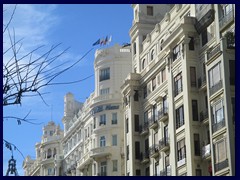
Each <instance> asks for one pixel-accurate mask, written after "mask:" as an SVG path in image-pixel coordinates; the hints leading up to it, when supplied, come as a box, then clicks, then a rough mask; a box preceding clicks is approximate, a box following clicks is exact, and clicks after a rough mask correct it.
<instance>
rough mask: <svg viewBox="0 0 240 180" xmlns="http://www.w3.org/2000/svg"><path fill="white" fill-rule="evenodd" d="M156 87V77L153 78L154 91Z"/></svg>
mask: <svg viewBox="0 0 240 180" xmlns="http://www.w3.org/2000/svg"><path fill="white" fill-rule="evenodd" d="M155 89H156V77H154V78H153V79H152V90H153V91H154V90H155Z"/></svg>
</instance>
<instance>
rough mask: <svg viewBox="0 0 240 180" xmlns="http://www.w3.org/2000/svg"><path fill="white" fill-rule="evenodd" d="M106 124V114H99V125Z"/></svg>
mask: <svg viewBox="0 0 240 180" xmlns="http://www.w3.org/2000/svg"><path fill="white" fill-rule="evenodd" d="M101 125H106V114H102V115H100V121H99V126H101Z"/></svg>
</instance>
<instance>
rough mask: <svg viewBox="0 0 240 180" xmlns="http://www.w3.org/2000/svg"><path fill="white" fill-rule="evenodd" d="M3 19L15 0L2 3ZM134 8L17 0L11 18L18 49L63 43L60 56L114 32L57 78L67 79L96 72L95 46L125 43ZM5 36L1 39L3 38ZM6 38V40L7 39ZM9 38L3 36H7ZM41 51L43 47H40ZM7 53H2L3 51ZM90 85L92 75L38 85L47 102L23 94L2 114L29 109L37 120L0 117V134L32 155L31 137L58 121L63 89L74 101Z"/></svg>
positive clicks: (70, 56)
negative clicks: (19, 101) (1, 119)
mask: <svg viewBox="0 0 240 180" xmlns="http://www.w3.org/2000/svg"><path fill="white" fill-rule="evenodd" d="M3 9H4V10H6V11H4V16H3V21H4V22H6V21H7V20H8V19H9V15H10V14H11V12H12V9H13V5H4V6H3ZM132 20H133V12H132V8H131V5H130V4H126V5H124V4H120V5H118V4H114V5H109V4H98V5H93V4H90V5H87V4H69V5H68V4H61V5H56V4H54V5H51V4H47V5H37V4H36V5H35V4H34V5H28V4H24V5H23V4H19V5H17V9H16V13H15V16H14V18H13V21H12V23H11V28H13V27H14V29H15V32H16V38H17V39H20V38H24V39H23V49H22V51H23V52H22V53H25V52H29V51H30V50H32V49H34V48H36V47H38V46H40V45H45V46H46V47H45V48H46V49H48V48H50V47H51V46H52V45H54V44H58V43H62V44H61V46H60V47H59V48H58V49H57V51H59V52H60V51H61V50H64V49H65V48H68V47H70V49H69V50H68V51H67V53H66V54H64V55H63V56H62V57H61V58H60V59H59V61H63V62H65V61H66V62H69V63H72V62H75V61H77V60H78V59H79V58H81V57H82V55H83V54H84V53H86V52H87V51H88V50H89V49H91V48H92V44H93V43H94V42H95V41H96V40H98V39H99V38H103V37H106V35H112V42H111V43H110V44H109V45H107V46H105V47H100V46H96V47H95V49H94V50H93V51H91V53H90V54H88V55H87V57H86V58H84V59H83V60H82V61H81V62H80V63H79V64H77V65H76V66H75V67H74V68H73V69H71V70H70V71H67V72H65V73H64V74H63V75H61V76H60V77H59V78H57V79H56V80H55V82H69V81H74V80H79V79H83V78H85V77H87V76H90V75H92V74H94V67H93V62H94V53H95V50H96V49H97V48H106V47H108V46H112V45H114V44H116V43H118V44H120V45H121V44H123V43H127V42H129V41H130V38H129V34H128V33H129V29H130V27H131V25H132ZM5 40H6V39H5V37H4V41H5ZM6 41H7V40H6ZM5 43H7V42H5ZM39 53H41V52H39ZM4 58H5V57H4ZM93 91H94V78H93V77H91V78H89V79H87V80H86V81H83V82H80V83H77V84H72V85H57V86H49V87H47V88H44V89H43V90H42V92H43V93H45V92H49V93H48V94H46V95H44V99H45V101H46V102H47V103H48V104H49V106H46V105H45V104H44V103H43V102H42V100H41V99H40V98H39V97H31V98H25V99H24V100H23V103H22V106H9V107H4V109H3V115H4V116H6V115H13V116H18V117H24V116H25V115H26V114H27V113H28V112H29V111H30V110H31V113H30V115H29V118H31V119H35V121H34V122H37V123H42V124H41V125H32V124H28V123H22V125H17V122H16V121H14V120H5V121H4V123H3V138H4V139H6V140H8V141H10V142H12V143H14V144H15V145H16V146H17V147H18V148H19V149H20V150H21V152H22V153H23V154H24V156H27V155H30V156H31V157H32V158H35V143H36V142H39V141H41V135H42V127H43V125H45V124H47V122H48V121H49V120H50V119H51V106H52V109H53V110H52V119H53V120H54V121H55V122H56V123H57V124H60V126H61V127H62V128H63V126H62V122H61V119H62V117H63V107H64V103H63V98H64V95H65V94H66V93H67V92H72V93H73V94H74V95H75V98H76V99H77V100H78V101H81V102H84V100H85V99H86V98H87V97H88V96H89V95H90V93H91V92H93ZM10 157H11V153H10V152H9V150H7V149H6V148H3V175H5V173H6V169H7V164H8V160H9V159H10ZM14 157H15V158H16V159H17V169H18V173H19V174H20V175H23V169H22V162H23V158H22V157H21V155H20V154H19V153H18V152H17V151H14Z"/></svg>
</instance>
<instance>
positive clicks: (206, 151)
mask: <svg viewBox="0 0 240 180" xmlns="http://www.w3.org/2000/svg"><path fill="white" fill-rule="evenodd" d="M202 158H203V159H206V160H209V159H210V158H211V146H210V144H208V145H206V146H203V147H202Z"/></svg>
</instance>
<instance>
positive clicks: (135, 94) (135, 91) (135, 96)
mask: <svg viewBox="0 0 240 180" xmlns="http://www.w3.org/2000/svg"><path fill="white" fill-rule="evenodd" d="M138 96H139V95H138V90H134V97H133V98H134V101H138Z"/></svg>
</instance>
